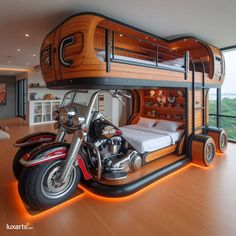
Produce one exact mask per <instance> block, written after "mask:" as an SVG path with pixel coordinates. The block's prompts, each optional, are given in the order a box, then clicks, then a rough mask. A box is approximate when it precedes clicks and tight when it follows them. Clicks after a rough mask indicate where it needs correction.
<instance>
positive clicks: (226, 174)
mask: <svg viewBox="0 0 236 236" xmlns="http://www.w3.org/2000/svg"><path fill="white" fill-rule="evenodd" d="M0 124H1V125H3V124H5V125H7V124H8V123H7V121H1V122H0ZM9 128H10V135H11V139H10V140H2V141H0V145H1V147H4V148H1V149H0V156H1V158H0V170H1V171H0V195H1V200H0V212H1V217H0V235H2V236H15V235H20V236H26V235H31V236H42V235H57V236H65V235H71V236H75V235H88V236H90V235H91V236H92V235H97V236H100V235H101V236H105V235H137V236H143V235H147V236H149V235H150V236H154V235H160V236H167V235H171V236H172V235H173V236H174V235H191V236H199V235H201V236H209V235H214V236H222V235H227V236H234V235H236V224H235V219H236V203H235V199H236V188H235V186H236V158H235V155H234V153H236V145H235V144H232V143H230V144H229V146H228V150H227V151H226V153H225V154H224V155H223V154H221V155H219V154H218V155H217V156H216V158H215V163H214V165H213V166H211V167H209V168H199V167H197V166H194V165H189V166H187V167H186V168H183V169H181V170H180V171H177V172H175V173H174V174H172V175H170V176H168V177H166V178H164V179H162V180H159V181H157V182H155V183H154V184H152V185H151V186H149V187H147V188H145V189H144V190H142V191H139V192H138V193H137V194H134V195H131V196H130V197H126V198H119V199H110V198H101V197H96V196H94V195H93V194H90V193H89V192H84V194H83V195H82V196H78V197H77V198H75V199H74V200H72V201H70V202H68V203H66V204H63V205H61V206H59V207H55V208H54V209H51V210H48V211H46V212H44V213H41V214H39V215H37V216H31V215H29V214H28V213H27V212H26V210H25V208H24V206H23V205H22V203H21V201H20V199H19V196H18V194H17V184H16V181H15V179H14V177H13V173H12V170H11V165H12V158H13V155H14V153H15V152H16V149H15V148H14V147H13V146H12V144H13V143H14V142H15V141H16V139H18V138H20V137H22V136H23V135H26V134H29V133H32V132H36V131H39V130H44V131H45V130H48V131H49V130H51V131H53V128H52V125H50V126H49V125H44V126H33V127H29V126H27V125H25V124H24V123H23V122H21V121H19V122H18V123H14V122H10V124H9ZM150 164H151V163H150ZM27 222H28V223H29V224H30V225H31V226H33V230H29V231H23V230H22V231H18V230H6V224H26V223H27Z"/></svg>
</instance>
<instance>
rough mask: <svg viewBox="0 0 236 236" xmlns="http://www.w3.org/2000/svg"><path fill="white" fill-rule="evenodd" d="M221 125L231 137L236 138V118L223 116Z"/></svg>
mask: <svg viewBox="0 0 236 236" xmlns="http://www.w3.org/2000/svg"><path fill="white" fill-rule="evenodd" d="M221 127H222V128H224V129H225V130H226V132H227V134H228V136H229V139H233V140H236V118H228V117H221Z"/></svg>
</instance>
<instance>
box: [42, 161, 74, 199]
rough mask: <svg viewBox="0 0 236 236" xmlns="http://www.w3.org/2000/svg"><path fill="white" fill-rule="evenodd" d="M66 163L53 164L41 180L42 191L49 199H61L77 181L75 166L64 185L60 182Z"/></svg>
mask: <svg viewBox="0 0 236 236" xmlns="http://www.w3.org/2000/svg"><path fill="white" fill-rule="evenodd" d="M63 163H64V161H61V160H59V161H57V162H55V163H53V164H52V165H51V166H50V167H49V168H48V169H47V170H46V171H45V173H44V175H43V177H42V180H41V191H42V193H43V194H44V195H45V197H47V198H51V199H55V198H60V197H62V196H63V195H65V194H67V193H68V192H69V191H70V189H71V187H72V186H73V185H74V182H75V181H76V173H75V171H76V170H75V168H76V167H75V166H73V168H72V170H71V172H70V173H69V175H68V177H67V179H66V181H65V182H64V183H61V182H60V175H61V170H62V166H63Z"/></svg>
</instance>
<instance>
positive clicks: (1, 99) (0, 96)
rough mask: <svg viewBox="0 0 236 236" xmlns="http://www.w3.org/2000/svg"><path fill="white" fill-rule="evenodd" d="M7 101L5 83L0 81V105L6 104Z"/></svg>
mask: <svg viewBox="0 0 236 236" xmlns="http://www.w3.org/2000/svg"><path fill="white" fill-rule="evenodd" d="M6 102H7V84H6V83H0V105H6Z"/></svg>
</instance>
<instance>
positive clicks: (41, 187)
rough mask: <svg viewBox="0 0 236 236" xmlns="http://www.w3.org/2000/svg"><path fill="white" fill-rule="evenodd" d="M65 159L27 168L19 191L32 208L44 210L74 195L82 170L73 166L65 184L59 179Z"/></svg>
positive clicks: (21, 177) (19, 185)
mask: <svg viewBox="0 0 236 236" xmlns="http://www.w3.org/2000/svg"><path fill="white" fill-rule="evenodd" d="M63 164H64V160H55V161H52V162H49V163H46V164H41V165H38V166H34V167H30V168H25V169H24V170H23V173H22V174H21V176H20V180H19V183H18V191H19V194H20V196H21V198H22V200H23V201H24V202H25V203H26V204H28V205H29V207H30V208H31V209H35V210H44V209H47V208H50V207H53V206H56V205H58V204H60V203H62V202H64V201H66V200H67V199H69V198H70V197H71V195H73V193H74V192H75V190H76V187H77V185H78V183H79V181H80V178H81V171H80V169H79V168H78V167H77V166H73V168H72V170H71V172H70V174H69V175H68V178H67V179H66V181H65V183H64V184H60V183H59V182H58V181H57V179H58V177H59V175H60V171H61V169H62V166H63Z"/></svg>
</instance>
